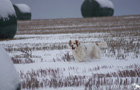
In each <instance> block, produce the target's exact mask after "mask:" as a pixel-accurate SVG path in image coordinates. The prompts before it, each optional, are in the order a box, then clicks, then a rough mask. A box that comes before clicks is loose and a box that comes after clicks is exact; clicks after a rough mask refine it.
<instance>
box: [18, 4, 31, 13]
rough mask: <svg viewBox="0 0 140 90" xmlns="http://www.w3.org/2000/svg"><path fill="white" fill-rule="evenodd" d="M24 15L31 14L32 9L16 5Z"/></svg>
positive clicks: (23, 5)
mask: <svg viewBox="0 0 140 90" xmlns="http://www.w3.org/2000/svg"><path fill="white" fill-rule="evenodd" d="M15 6H17V7H18V9H19V10H20V11H21V12H22V13H31V9H30V7H29V6H28V5H26V4H15Z"/></svg>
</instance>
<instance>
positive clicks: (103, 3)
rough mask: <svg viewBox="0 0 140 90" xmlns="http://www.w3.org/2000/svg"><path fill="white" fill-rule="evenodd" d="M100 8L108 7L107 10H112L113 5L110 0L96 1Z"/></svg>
mask: <svg viewBox="0 0 140 90" xmlns="http://www.w3.org/2000/svg"><path fill="white" fill-rule="evenodd" d="M96 1H97V2H98V3H99V4H100V5H101V7H108V8H112V9H113V8H114V6H113V3H112V2H111V1H110V0H96Z"/></svg>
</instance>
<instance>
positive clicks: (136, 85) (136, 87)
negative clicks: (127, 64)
mask: <svg viewBox="0 0 140 90" xmlns="http://www.w3.org/2000/svg"><path fill="white" fill-rule="evenodd" d="M132 85H133V86H135V88H134V90H137V89H140V86H139V85H138V84H136V83H134V84H132Z"/></svg>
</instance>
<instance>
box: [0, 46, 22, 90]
mask: <svg viewBox="0 0 140 90" xmlns="http://www.w3.org/2000/svg"><path fill="white" fill-rule="evenodd" d="M18 85H19V76H18V74H17V71H16V69H15V67H14V65H13V62H12V60H11V59H10V57H9V55H8V54H7V53H6V51H5V50H4V49H3V47H2V46H0V90H16V89H17V87H18Z"/></svg>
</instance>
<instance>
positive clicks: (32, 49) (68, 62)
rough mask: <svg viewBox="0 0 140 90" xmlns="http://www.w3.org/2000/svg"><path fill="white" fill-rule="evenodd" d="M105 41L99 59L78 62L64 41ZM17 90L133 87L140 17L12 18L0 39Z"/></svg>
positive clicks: (139, 63)
mask: <svg viewBox="0 0 140 90" xmlns="http://www.w3.org/2000/svg"><path fill="white" fill-rule="evenodd" d="M69 40H79V41H80V42H81V43H87V42H102V41H106V42H107V44H108V48H106V49H101V52H102V56H101V59H94V60H91V61H88V62H78V61H76V59H74V57H73V55H72V52H71V49H70V47H69V45H68V42H69ZM0 45H2V46H3V47H4V48H5V49H6V51H7V52H8V54H9V55H10V56H11V57H12V60H13V62H14V65H15V67H16V69H17V71H18V73H19V75H20V78H21V88H22V90H48V89H49V90H56V89H57V90H134V88H135V87H134V86H133V84H134V83H136V84H138V85H140V15H134V16H118V17H117V16H114V17H102V18H69V19H46V20H30V21H18V31H17V35H16V36H15V38H14V39H9V40H1V41H0Z"/></svg>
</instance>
